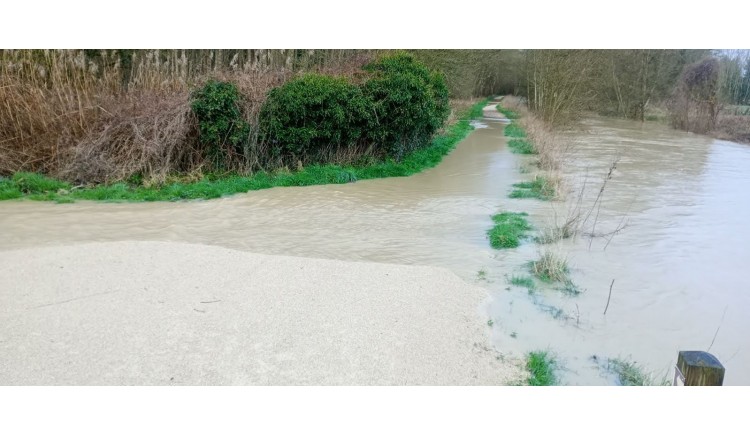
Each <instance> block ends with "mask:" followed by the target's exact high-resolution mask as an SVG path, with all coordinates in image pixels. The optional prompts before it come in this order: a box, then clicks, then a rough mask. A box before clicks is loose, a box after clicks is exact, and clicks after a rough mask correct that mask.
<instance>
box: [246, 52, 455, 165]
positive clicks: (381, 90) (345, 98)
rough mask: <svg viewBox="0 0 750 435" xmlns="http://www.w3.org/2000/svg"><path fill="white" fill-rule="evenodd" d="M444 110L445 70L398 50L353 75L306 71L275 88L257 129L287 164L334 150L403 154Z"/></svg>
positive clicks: (424, 138) (424, 140) (422, 140)
mask: <svg viewBox="0 0 750 435" xmlns="http://www.w3.org/2000/svg"><path fill="white" fill-rule="evenodd" d="M449 113H450V105H449V100H448V89H447V87H446V85H445V79H444V77H443V76H442V74H440V73H438V72H435V71H430V70H429V69H427V68H426V67H425V66H424V65H423V64H421V63H420V62H418V61H416V60H415V59H414V57H413V56H411V55H409V54H406V53H396V54H392V55H387V56H383V57H381V58H379V59H378V60H376V61H374V62H371V63H369V64H367V65H365V66H364V69H363V74H362V75H360V76H359V77H358V81H355V80H353V79H351V78H346V77H330V76H322V75H306V76H303V77H300V78H298V79H295V80H292V81H290V82H288V83H286V84H284V85H283V86H281V87H279V88H276V89H274V90H272V91H271V92H270V94H269V96H268V99H267V100H266V102H265V103H264V104H263V107H262V108H261V112H260V120H259V128H260V130H261V136H262V138H263V140H264V141H265V142H266V143H268V144H269V145H268V146H269V147H270V149H271V150H272V155H273V156H274V157H275V158H278V159H280V160H281V161H282V162H286V163H292V162H295V161H299V162H303V163H306V162H314V163H317V162H321V161H327V160H329V159H330V157H331V156H332V155H339V156H341V155H349V156H354V157H360V156H361V155H369V156H374V157H378V158H384V157H391V158H394V159H396V160H401V159H402V158H403V157H404V156H405V155H406V154H408V153H410V152H412V151H414V150H416V149H419V148H422V147H424V146H426V145H427V144H429V142H430V139H431V138H432V136H433V134H434V133H435V132H436V131H437V130H438V129H439V128H440V127H441V126H442V125H443V123H444V122H445V120H446V119H447V117H448V115H449ZM290 159H291V162H290Z"/></svg>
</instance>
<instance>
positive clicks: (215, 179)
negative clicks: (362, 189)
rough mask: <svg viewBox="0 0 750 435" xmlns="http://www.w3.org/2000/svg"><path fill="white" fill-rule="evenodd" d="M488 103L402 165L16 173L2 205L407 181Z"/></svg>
mask: <svg viewBox="0 0 750 435" xmlns="http://www.w3.org/2000/svg"><path fill="white" fill-rule="evenodd" d="M487 101H489V99H484V100H481V101H479V102H477V103H476V104H473V105H472V106H470V107H469V108H468V109H464V110H463V111H462V113H460V114H459V115H458V116H455V117H454V123H453V124H452V125H448V126H446V127H445V128H444V131H443V132H442V133H440V134H438V135H437V136H435V138H434V139H433V140H432V143H431V144H430V146H428V147H427V148H423V149H419V150H417V151H414V152H412V153H410V154H408V155H407V156H405V157H404V158H403V159H402V160H400V161H395V160H386V161H384V162H376V163H373V164H370V165H365V166H340V165H312V166H307V167H304V168H302V169H301V170H298V171H294V172H290V171H278V172H274V173H266V172H260V173H256V174H254V175H251V176H240V175H231V174H230V175H213V176H208V177H206V178H203V179H201V180H198V181H184V182H183V181H175V182H172V183H166V184H163V185H154V186H143V185H138V184H128V183H115V184H110V185H94V186H72V185H71V184H70V183H67V182H64V181H59V180H54V179H51V178H48V177H44V176H42V175H39V174H32V173H17V174H15V175H14V176H12V177H10V178H0V200H11V199H30V200H35V201H56V202H58V203H69V202H74V201H76V200H90V201H126V202H142V201H180V200H190V199H213V198H220V197H223V196H229V195H233V194H237V193H244V192H248V191H252V190H261V189H269V188H271V187H278V186H311V185H319V184H345V183H351V182H355V181H357V180H369V179H375V178H387V177H405V176H409V175H413V174H415V173H418V172H421V171H424V170H425V169H429V168H432V167H434V166H436V165H437V164H438V163H440V161H441V160H442V159H443V157H444V156H445V155H446V154H448V153H449V152H450V151H451V150H453V149H454V148H455V147H456V144H458V142H460V141H461V140H462V139H463V138H465V137H466V136H467V135H468V134H469V132H471V131H472V130H473V129H474V127H472V126H471V124H470V121H471V120H472V119H477V118H479V117H481V116H482V108H483V107H484V106H486V103H487Z"/></svg>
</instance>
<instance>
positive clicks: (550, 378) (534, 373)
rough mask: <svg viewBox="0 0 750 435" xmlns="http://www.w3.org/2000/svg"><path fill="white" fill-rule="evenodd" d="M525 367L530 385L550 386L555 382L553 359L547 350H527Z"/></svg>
mask: <svg viewBox="0 0 750 435" xmlns="http://www.w3.org/2000/svg"><path fill="white" fill-rule="evenodd" d="M526 368H527V369H528V370H529V373H530V376H529V380H528V384H529V385H531V386H550V385H556V384H557V376H555V359H554V358H553V357H552V355H550V354H549V352H547V351H536V352H529V354H528V355H527V357H526Z"/></svg>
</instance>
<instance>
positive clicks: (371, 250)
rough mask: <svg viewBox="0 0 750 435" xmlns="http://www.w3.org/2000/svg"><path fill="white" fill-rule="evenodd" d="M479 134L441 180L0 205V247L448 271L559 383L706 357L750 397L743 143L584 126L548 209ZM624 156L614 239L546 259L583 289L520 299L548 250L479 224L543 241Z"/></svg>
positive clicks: (614, 193) (488, 127) (574, 244)
mask: <svg viewBox="0 0 750 435" xmlns="http://www.w3.org/2000/svg"><path fill="white" fill-rule="evenodd" d="M487 113H488V114H489V113H490V112H487ZM478 127H480V128H477V129H476V130H475V131H474V132H472V133H471V134H470V135H469V136H468V138H467V139H466V140H464V141H463V142H462V143H461V144H459V146H458V147H457V149H456V150H455V151H454V152H453V153H451V154H450V155H449V156H447V157H446V158H445V159H444V161H443V162H442V163H441V164H440V165H439V166H438V167H436V168H433V169H431V170H428V171H425V172H423V173H420V174H417V175H414V176H411V177H407V178H389V179H380V180H369V181H360V182H356V183H351V184H345V185H327V186H309V187H299V188H295V187H290V188H274V189H268V190H262V191H255V192H249V193H247V194H241V195H235V196H232V197H229V198H224V199H218V200H210V201H193V202H180V203H137V204H107V203H92V202H79V203H74V204H54V203H41V202H31V201H14V202H10V201H6V202H2V203H0V249H2V250H9V249H17V248H22V247H35V246H55V245H63V244H72V243H84V242H92V241H116V240H160V241H181V242H191V243H203V244H210V245H220V246H225V247H229V248H234V249H241V250H247V251H251V252H257V253H266V254H282V255H295V256H304V257H318V258H332V259H341V260H350V261H376V262H386V263H399V264H416V265H433V266H441V267H446V268H449V269H451V270H453V271H454V272H455V273H456V274H458V275H459V276H460V277H462V278H463V279H464V280H466V281H470V282H474V283H476V284H477V285H481V286H484V287H486V288H487V289H488V293H489V297H488V300H487V302H486V304H485V305H484V306H482V307H478V310H480V312H481V313H482V315H483V316H486V318H487V320H492V322H489V323H491V324H492V326H489V325H488V326H487V327H488V328H490V327H491V328H492V336H493V343H494V345H495V346H496V348H497V349H498V350H500V351H501V352H507V353H514V354H521V353H525V352H528V351H531V350H539V349H542V350H544V349H549V350H550V351H552V352H553V353H554V354H556V355H557V358H558V360H559V361H560V365H561V370H560V374H561V378H562V379H561V381H562V383H564V384H568V385H611V384H614V383H615V379H614V376H613V375H612V374H611V373H609V372H608V371H606V370H604V369H603V367H602V366H603V365H605V362H606V359H607V358H617V357H620V358H623V359H628V360H632V361H636V362H638V363H639V364H640V365H641V366H643V367H644V368H645V369H647V370H648V371H653V372H654V373H655V375H656V376H657V377H663V376H667V377H669V378H670V379H671V376H672V373H673V372H672V368H673V367H674V364H675V362H676V358H677V352H678V351H679V350H707V349H708V348H709V346H710V351H711V353H713V354H714V355H716V356H717V357H718V358H719V360H720V361H721V362H722V363H723V364H724V365H725V367H726V370H727V371H726V377H725V384H726V385H750V372H748V371H747V370H745V369H746V368H748V367H750V348H748V343H750V340H748V336H749V335H750V316H747V315H746V314H745V313H747V312H750V289H749V288H748V284H747V282H748V280H747V276H746V275H745V274H744V267H745V266H746V265H748V264H750V250H748V249H746V246H748V244H750V226H748V225H747V224H746V223H747V222H750V201H748V198H750V196H749V195H750V193H748V192H750V177H748V176H747V175H746V171H747V168H750V146H747V145H741V144H735V143H731V142H725V141H719V140H714V139H710V138H707V137H703V136H698V135H692V134H687V133H683V132H677V131H673V130H670V129H668V128H667V127H664V126H661V125H656V124H650V123H646V124H641V123H638V122H630V121H623V120H612V119H604V118H592V119H588V120H587V121H585V122H584V123H583V129H584V130H583V131H577V132H571V133H568V134H569V135H570V136H571V137H572V138H573V139H574V143H575V148H574V150H573V152H572V155H571V159H570V161H569V163H568V165H567V166H566V176H567V178H568V180H569V185H570V189H571V192H572V193H571V194H570V195H569V196H568V201H567V202H542V201H537V200H533V199H509V198H508V197H507V195H508V192H509V191H510V190H511V184H512V183H515V182H518V181H521V180H525V179H529V178H530V177H531V175H530V174H524V173H521V171H519V168H521V167H524V166H525V165H526V164H527V163H528V160H529V159H530V157H527V156H519V155H516V154H512V153H511V152H510V151H509V150H508V149H507V148H506V139H505V138H504V137H503V124H502V123H500V122H497V121H495V120H492V119H486V120H484V121H483V122H482V123H481V124H479V125H478ZM618 157H619V160H618V163H617V168H616V170H615V171H614V173H613V177H612V179H611V180H609V182H608V183H607V186H606V189H605V191H604V193H603V194H602V197H601V198H602V199H601V201H600V206H599V207H597V208H595V209H594V210H593V212H592V214H591V217H590V220H589V222H596V228H595V230H596V231H595V232H600V233H607V232H611V231H612V230H614V229H616V228H618V227H619V226H621V225H624V228H622V230H621V231H619V232H617V233H616V234H614V235H613V236H611V237H596V238H593V239H592V238H590V237H586V236H581V237H578V238H576V239H570V240H566V241H565V242H564V243H562V244H561V245H557V246H552V247H549V249H552V250H554V251H555V252H558V253H559V254H560V255H563V256H565V257H567V259H568V262H569V264H570V268H571V277H572V280H573V281H574V282H575V283H576V284H577V285H578V286H579V287H580V288H581V289H582V290H583V293H582V294H580V295H578V296H565V295H563V294H561V293H560V292H558V291H555V290H554V289H551V288H541V289H540V290H538V291H537V292H536V293H534V294H533V295H530V294H529V293H528V291H527V290H526V289H522V288H518V287H513V286H511V285H510V284H508V282H507V279H508V277H510V276H512V275H524V274H527V273H528V272H527V271H526V264H527V263H528V262H529V261H531V260H534V259H535V258H537V256H538V254H539V252H540V251H542V250H543V249H545V248H546V247H540V246H539V245H536V244H534V243H533V242H530V241H529V242H526V243H525V244H523V245H522V246H521V247H519V248H517V249H511V250H503V251H496V250H493V249H491V248H490V247H489V244H488V241H487V239H486V236H485V234H486V231H487V229H488V228H489V227H490V226H491V219H490V216H491V215H492V214H494V213H497V212H499V211H525V212H528V213H529V215H530V220H531V222H532V224H533V225H534V226H535V227H537V228H543V227H544V226H545V225H549V224H550V223H552V222H553V221H554V220H555V216H558V221H559V220H562V219H563V217H564V216H565V215H566V214H567V213H568V210H571V209H573V208H574V207H575V204H577V203H578V202H577V197H578V194H577V193H576V192H579V191H580V190H581V186H582V185H583V183H584V181H585V186H586V187H585V189H584V195H583V199H582V200H581V201H580V204H581V205H580V207H579V209H580V210H583V211H584V212H585V213H588V210H590V209H592V207H591V205H592V204H593V201H594V200H595V197H596V195H597V193H598V190H599V187H600V186H601V180H602V177H603V175H604V174H605V173H606V172H607V169H608V167H609V165H610V163H611V162H612V161H613V159H615V158H618ZM480 271H481V272H480ZM613 280H614V284H613V285H612V293H611V300H610V303H609V307H608V308H607V313H606V315H604V314H603V312H604V308H605V305H606V303H607V299H608V295H609V289H610V284H612V281H613ZM426 303H429V301H426ZM717 330H718V332H717ZM714 336H715V339H714ZM712 342H713V344H712Z"/></svg>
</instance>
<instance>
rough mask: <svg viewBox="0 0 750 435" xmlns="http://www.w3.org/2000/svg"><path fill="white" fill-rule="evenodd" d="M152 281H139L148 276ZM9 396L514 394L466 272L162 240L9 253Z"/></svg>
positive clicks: (5, 296)
mask: <svg viewBox="0 0 750 435" xmlns="http://www.w3.org/2000/svg"><path fill="white" fill-rule="evenodd" d="M134 271H137V273H134ZM0 287H2V288H3V289H4V291H3V292H2V293H0V302H1V305H2V306H3V307H4V308H3V311H2V313H0V325H2V326H0V332H2V333H1V334H0V336H2V341H0V366H2V367H3V370H2V371H1V372H0V383H2V384H3V385H19V384H20V385H505V384H509V383H517V382H519V380H521V379H523V377H524V376H525V374H524V370H523V368H522V367H521V366H520V363H518V362H512V361H510V360H504V361H501V360H500V359H501V355H500V354H498V353H497V352H495V351H493V350H490V349H489V344H488V335H487V328H486V325H485V324H484V321H483V319H482V318H480V313H479V310H478V307H479V306H480V305H481V303H482V301H483V300H484V299H485V298H486V293H485V291H484V290H482V289H481V288H478V287H475V286H472V285H469V284H466V283H465V282H464V281H462V280H461V279H460V278H458V277H457V276H456V275H454V274H453V273H452V272H450V271H448V270H446V269H441V268H436V267H417V266H403V265H392V264H378V263H366V262H356V263H355V262H344V261H335V260H321V259H311V258H298V257H287V256H271V255H261V254H253V253H248V252H241V251H236V250H231V249H226V248H220V247H214V246H205V245H194V244H184V243H163V242H116V243H89V244H82V245H75V246H63V247H53V248H32V249H21V250H13V251H4V252H0Z"/></svg>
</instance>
